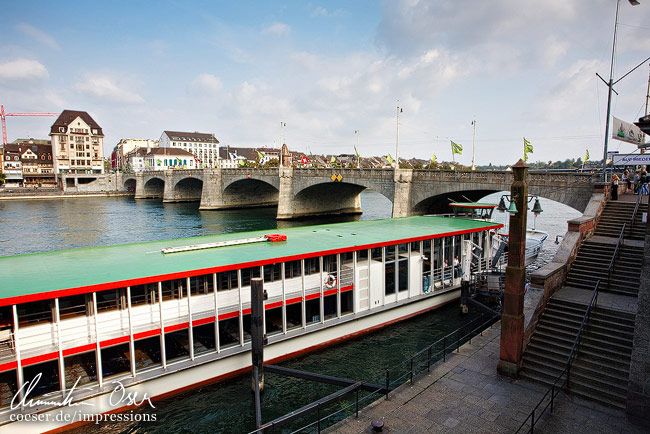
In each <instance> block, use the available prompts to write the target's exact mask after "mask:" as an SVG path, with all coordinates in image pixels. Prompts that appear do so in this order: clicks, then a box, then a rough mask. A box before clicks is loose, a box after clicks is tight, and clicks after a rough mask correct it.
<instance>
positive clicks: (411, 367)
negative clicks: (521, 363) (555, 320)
mask: <svg viewBox="0 0 650 434" xmlns="http://www.w3.org/2000/svg"><path fill="white" fill-rule="evenodd" d="M499 318H500V316H499V315H498V314H497V313H496V312H495V313H482V314H481V315H480V316H478V317H477V318H474V319H473V320H472V321H470V322H468V323H466V324H463V325H462V326H461V327H459V328H458V329H456V330H454V331H453V332H451V333H448V334H447V335H445V336H443V337H442V338H440V339H438V340H437V341H435V342H434V343H432V344H430V345H428V346H427V347H425V348H423V349H421V350H420V351H418V352H416V353H414V354H413V355H412V356H410V357H408V358H406V359H404V360H403V361H402V362H400V363H398V364H396V365H394V366H393V367H391V368H389V369H386V373H385V377H384V378H385V382H384V386H382V387H381V388H378V389H377V390H374V391H372V392H369V393H368V394H367V395H365V396H361V397H360V396H359V390H360V387H359V385H358V384H355V385H354V386H349V387H347V388H345V389H342V390H340V391H339V392H335V393H334V394H332V395H329V396H327V397H325V398H321V399H319V400H317V401H315V402H313V403H311V404H308V405H306V406H304V407H302V408H300V409H297V410H294V411H292V412H291V413H289V414H287V415H285V416H282V417H280V418H278V419H275V420H273V421H271V422H268V423H266V424H263V425H262V426H261V427H260V428H258V429H256V430H254V431H251V432H250V433H249V434H263V433H269V432H275V430H276V429H279V428H280V427H282V426H283V425H286V424H287V423H289V422H293V421H295V420H297V419H299V418H302V417H307V416H309V415H311V414H313V413H316V420H314V421H312V422H310V423H309V424H307V425H304V426H302V427H300V428H297V429H295V430H293V431H288V432H290V433H291V434H294V433H303V432H318V433H320V432H321V430H322V429H324V428H325V427H326V426H330V425H331V424H328V423H327V421H328V420H331V421H334V423H335V422H337V421H339V420H343V419H344V418H345V417H348V416H351V415H352V414H355V416H356V417H359V409H360V408H363V407H365V406H366V405H368V404H370V403H372V402H374V401H375V400H376V399H378V398H379V397H380V396H381V395H384V397H385V399H388V396H389V393H390V391H392V390H394V389H395V388H396V387H397V386H400V385H401V384H404V383H405V382H406V381H410V382H411V383H412V382H413V379H414V377H416V376H417V375H418V374H420V373H422V372H424V371H425V370H426V371H427V372H429V371H430V369H431V366H432V365H433V364H435V363H436V362H438V361H440V360H441V359H442V360H443V361H446V359H447V355H448V354H450V353H452V352H453V351H459V350H460V347H461V345H462V344H464V343H465V342H470V343H471V341H472V338H473V337H474V336H476V335H477V334H481V335H482V333H483V330H485V329H486V328H487V327H488V326H491V325H492V324H494V323H495V322H496V321H498V319H499ZM396 374H397V375H396ZM381 382H382V381H379V382H378V383H381ZM352 393H354V394H355V399H354V401H353V402H351V403H349V404H340V405H339V406H338V407H337V408H338V409H337V410H336V411H333V412H331V413H329V414H327V415H325V416H322V417H321V413H322V412H323V411H325V410H326V407H327V405H331V404H332V403H333V402H334V401H335V400H340V399H342V398H344V397H345V396H347V395H350V394H352ZM283 432H287V431H284V430H283Z"/></svg>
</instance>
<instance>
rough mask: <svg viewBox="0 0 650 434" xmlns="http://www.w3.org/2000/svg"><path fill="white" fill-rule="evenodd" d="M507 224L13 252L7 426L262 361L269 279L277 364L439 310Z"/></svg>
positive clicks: (3, 398) (67, 420)
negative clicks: (465, 268)
mask: <svg viewBox="0 0 650 434" xmlns="http://www.w3.org/2000/svg"><path fill="white" fill-rule="evenodd" d="M501 226H502V225H500V224H496V223H493V222H486V221H479V220H472V219H463V218H446V217H435V216H419V217H406V218H398V219H385V220H373V221H361V222H351V223H339V224H329V225H320V226H304V227H295V228H286V229H282V231H281V232H282V233H281V234H275V235H268V233H267V232H261V231H257V232H251V233H245V234H223V235H214V236H207V237H198V238H191V239H180V240H169V241H155V242H147V243H138V244H128V245H120V246H108V247H96V248H84V249H74V250H67V251H59V252H46V253H38V254H29V255H19V256H8V257H0V282H2V291H1V292H0V297H1V298H0V431H2V430H9V431H11V432H43V431H48V430H57V429H60V428H62V427H64V426H66V425H68V424H76V423H87V422H95V421H97V420H106V419H101V417H102V415H103V416H107V415H109V414H113V415H115V412H117V411H120V410H121V411H122V412H121V413H120V414H122V415H123V418H122V419H120V420H125V421H126V420H137V419H134V418H135V417H137V416H139V417H145V416H147V415H148V414H144V415H143V414H141V413H137V412H136V413H133V412H131V413H129V412H128V408H129V407H132V406H133V405H149V402H150V400H152V399H154V400H155V399H156V398H161V397H165V396H169V395H170V394H174V393H178V392H179V391H183V390H187V389H190V388H195V387H197V386H200V385H202V384H207V383H210V382H214V381H218V380H220V379H223V378H227V377H229V376H233V375H237V374H240V373H243V372H246V371H248V370H250V369H251V352H250V348H251V344H250V339H251V335H250V331H251V326H250V323H251V320H250V312H251V309H250V300H251V286H250V285H251V279H252V278H254V277H261V278H263V281H264V289H265V291H266V292H267V294H268V299H267V300H266V301H265V302H264V311H265V314H264V320H263V324H264V328H265V333H266V336H267V339H268V341H267V342H268V343H267V344H266V345H265V349H264V356H265V361H266V362H278V361H281V360H284V359H287V358H290V357H295V356H297V355H299V354H302V353H304V352H307V351H312V350H315V349H318V348H321V347H324V346H326V345H330V344H333V343H336V342H339V341H340V340H342V339H347V338H351V337H354V336H358V335H360V334H363V333H367V332H369V331H372V330H375V329H377V328H380V327H383V326H385V325H387V324H391V323H394V322H397V321H400V320H403V319H406V318H409V317H412V316H415V315H418V314H420V313H422V312H425V311H428V310H432V309H435V308H437V307H439V306H442V305H444V304H446V303H449V302H451V301H454V300H456V299H457V298H458V297H459V295H460V290H459V287H460V273H459V272H457V271H458V270H457V267H452V266H450V264H454V263H455V261H454V259H456V258H457V257H460V259H461V260H462V258H463V256H464V255H465V254H467V253H464V252H463V249H462V246H463V245H464V244H465V245H468V244H470V243H464V241H465V240H469V241H471V244H472V245H473V246H478V247H479V249H478V250H476V251H475V252H474V253H471V254H472V255H473V256H474V257H475V258H474V259H476V252H479V253H480V258H479V261H482V262H484V263H485V264H487V263H489V261H490V259H491V258H490V256H489V255H490V254H491V249H490V248H485V247H487V246H490V245H491V243H492V240H491V237H492V234H493V233H494V231H496V230H497V229H498V228H500V227H501ZM484 266H485V265H484ZM125 410H126V411H125ZM149 413H153V414H154V416H155V410H152V411H151V412H149ZM149 416H150V414H149ZM129 417H131V418H130V419H129ZM98 418H100V419H98ZM36 419H38V421H36Z"/></svg>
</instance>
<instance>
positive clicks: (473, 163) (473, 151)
mask: <svg viewBox="0 0 650 434" xmlns="http://www.w3.org/2000/svg"><path fill="white" fill-rule="evenodd" d="M472 125H474V136H473V137H472V170H476V164H475V157H476V120H473V121H472Z"/></svg>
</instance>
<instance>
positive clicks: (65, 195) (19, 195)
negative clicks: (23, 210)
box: [0, 187, 133, 200]
mask: <svg viewBox="0 0 650 434" xmlns="http://www.w3.org/2000/svg"><path fill="white" fill-rule="evenodd" d="M122 196H133V193H132V192H128V191H101V192H64V191H61V190H59V189H43V188H41V189H34V188H25V187H5V188H2V189H0V200H38V199H70V198H79V197H122Z"/></svg>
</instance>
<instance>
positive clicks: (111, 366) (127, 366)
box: [101, 343, 131, 378]
mask: <svg viewBox="0 0 650 434" xmlns="http://www.w3.org/2000/svg"><path fill="white" fill-rule="evenodd" d="M101 355H102V378H108V377H111V376H113V375H119V374H124V373H128V372H131V352H130V351H129V344H128V343H124V344H120V345H115V346H113V347H108V348H102V350H101Z"/></svg>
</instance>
